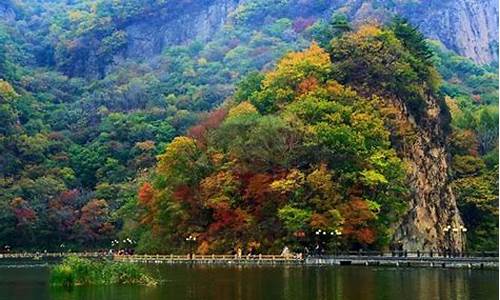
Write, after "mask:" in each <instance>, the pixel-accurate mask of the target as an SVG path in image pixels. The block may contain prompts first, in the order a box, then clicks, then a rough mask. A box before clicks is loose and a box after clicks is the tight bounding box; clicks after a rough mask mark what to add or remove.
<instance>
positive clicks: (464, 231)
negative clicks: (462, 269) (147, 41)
mask: <svg viewBox="0 0 500 300" xmlns="http://www.w3.org/2000/svg"><path fill="white" fill-rule="evenodd" d="M460 237H461V238H462V256H463V255H465V252H466V250H467V248H466V247H467V243H466V242H467V228H465V226H463V225H460Z"/></svg>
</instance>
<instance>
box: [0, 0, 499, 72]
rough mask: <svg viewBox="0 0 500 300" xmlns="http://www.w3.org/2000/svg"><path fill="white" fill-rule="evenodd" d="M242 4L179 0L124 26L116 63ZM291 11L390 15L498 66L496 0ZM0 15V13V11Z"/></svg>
mask: <svg viewBox="0 0 500 300" xmlns="http://www.w3.org/2000/svg"><path fill="white" fill-rule="evenodd" d="M244 2H248V1H244V0H200V1H180V3H179V4H174V5H173V6H168V7H165V8H164V9H162V11H160V12H156V13H155V15H154V16H152V17H151V18H147V17H146V18H143V19H140V20H136V21H132V22H130V23H129V24H127V25H126V26H125V28H124V30H125V31H126V32H127V36H128V43H127V47H126V50H125V51H124V52H122V53H121V54H120V55H121V58H132V59H147V58H149V57H151V56H154V55H157V54H159V53H161V52H162V51H163V50H164V49H165V48H166V47H168V46H172V45H179V44H183V43H186V42H188V41H191V40H194V39H196V40H200V41H207V40H210V39H211V37H212V36H213V34H215V33H216V32H217V31H218V30H220V29H221V27H222V26H223V25H224V24H225V23H227V22H230V21H231V18H230V14H231V13H232V12H233V11H234V10H235V9H236V8H237V7H238V5H240V4H241V3H244ZM290 2H291V3H293V4H292V5H293V6H294V9H292V10H290V11H293V13H292V14H293V16H288V14H290V11H288V12H283V17H298V16H302V17H316V18H317V17H328V16H329V15H330V14H331V13H332V12H333V11H342V12H345V13H346V14H347V15H348V16H349V17H350V18H351V19H352V20H353V21H354V22H355V23H356V22H366V21H376V22H384V21H387V20H388V19H390V18H391V16H392V15H394V14H399V15H402V16H404V17H406V18H408V19H409V20H410V21H411V22H412V23H414V24H416V25H418V26H419V27H420V29H421V30H422V31H423V32H424V34H425V35H426V36H428V37H430V38H432V39H437V40H440V41H441V42H442V43H443V44H444V45H445V46H446V47H447V48H449V49H452V50H454V51H456V52H457V53H459V54H461V55H463V56H466V57H469V58H471V59H473V60H474V61H475V62H477V63H479V64H486V63H490V62H493V61H498V27H499V21H498V15H499V12H498V11H499V7H498V2H497V1H496V0H440V1H437V0H425V1H424V0H416V1H399V2H398V4H396V5H394V4H392V3H393V1H378V4H377V6H375V5H374V4H373V3H372V1H367V0H352V1H346V2H344V1H342V2H339V1H332V2H331V3H330V4H329V6H327V9H326V10H319V11H318V10H315V9H311V7H312V6H313V4H312V2H311V1H308V0H292V1H290ZM0 12H1V8H0Z"/></svg>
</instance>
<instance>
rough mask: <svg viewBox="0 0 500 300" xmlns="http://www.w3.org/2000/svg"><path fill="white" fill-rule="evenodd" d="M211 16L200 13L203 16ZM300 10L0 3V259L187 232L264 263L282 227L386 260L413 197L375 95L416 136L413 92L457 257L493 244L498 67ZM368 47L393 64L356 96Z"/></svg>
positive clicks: (162, 240)
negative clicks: (446, 193) (339, 239)
mask: <svg viewBox="0 0 500 300" xmlns="http://www.w3.org/2000/svg"><path fill="white" fill-rule="evenodd" d="M319 2H321V1H318V3H319ZM314 3H316V2H314ZM209 5H211V6H210V7H215V8H217V9H213V10H212V11H211V12H212V13H211V14H209V15H210V17H207V18H205V17H206V15H205V10H204V8H205V7H207V6H209ZM305 7H307V8H308V9H309V11H308V12H309V13H307V14H305V13H304V15H302V14H297V13H294V12H296V9H297V4H296V3H295V2H293V1H270V2H266V3H264V2H262V1H257V2H255V4H248V3H247V4H245V3H244V4H240V3H238V1H175V2H172V1H137V0H134V1H132V0H128V1H121V2H117V1H107V0H100V1H35V0H31V1H7V2H4V3H1V4H0V16H2V20H1V21H0V120H1V121H2V122H1V124H0V151H1V156H0V207H1V208H0V241H1V243H3V244H9V245H11V246H13V247H20V248H32V247H37V248H40V249H41V248H52V249H54V248H56V247H59V246H60V245H61V244H62V243H65V244H66V245H67V247H74V248H76V247H84V248H93V247H101V246H108V245H109V243H110V240H111V239H112V238H115V237H116V236H117V235H119V236H122V237H131V238H133V239H135V240H139V241H142V242H141V244H140V245H139V246H140V247H139V248H140V249H143V250H144V251H152V250H158V251H166V250H172V249H173V250H175V249H180V248H182V247H184V246H185V245H183V244H182V241H183V239H182V236H183V235H186V234H189V233H196V234H199V235H200V246H202V248H201V250H203V251H208V250H210V251H212V250H213V251H227V250H228V249H229V248H231V247H232V246H234V240H235V239H236V240H238V241H241V242H243V241H244V242H247V243H248V242H251V241H254V242H255V243H261V245H262V248H263V249H265V250H266V251H267V250H270V249H274V250H275V249H277V248H278V247H280V246H281V245H283V243H285V242H286V241H287V239H290V238H292V236H293V232H296V231H299V230H302V231H310V230H313V229H315V228H323V229H333V228H339V229H340V228H342V230H344V231H345V241H344V242H345V247H386V246H387V245H389V243H390V240H391V237H392V236H393V235H394V234H395V231H396V228H395V223H397V221H398V220H399V219H400V218H401V217H402V216H403V215H404V214H405V213H406V211H407V210H408V209H409V208H410V206H411V205H410V202H411V201H410V198H411V194H412V191H411V187H410V190H408V186H407V184H405V179H406V177H407V173H408V170H407V167H406V164H405V159H404V156H402V155H401V154H398V153H399V152H398V151H401V147H402V146H401V143H400V142H401V139H402V138H401V135H403V136H405V137H407V138H408V137H410V136H411V132H403V133H401V134H400V135H399V136H398V135H395V134H394V130H396V129H397V130H402V131H404V130H409V131H411V128H406V129H405V128H403V127H402V126H403V125H405V124H399V123H394V124H392V125H391V124H387V122H389V121H388V120H390V119H391V113H390V109H389V108H387V107H384V106H383V105H382V104H381V103H385V102H384V101H382V100H380V99H378V98H377V97H375V96H374V95H378V96H379V97H381V98H383V97H385V96H387V95H388V94H389V95H398V97H400V98H403V99H405V101H407V102H405V103H406V104H405V105H407V106H408V108H410V109H411V114H412V115H413V116H414V117H415V119H416V120H415V122H417V124H418V122H419V116H421V115H423V114H425V112H426V107H425V105H424V104H425V101H422V99H420V98H419V97H417V96H415V95H420V94H421V93H422V92H423V91H426V90H427V89H428V90H429V93H432V95H434V96H435V98H436V99H440V103H441V106H442V108H443V111H447V110H446V109H444V108H445V107H446V106H447V107H449V111H450V113H451V115H447V114H444V115H443V116H442V120H441V121H440V122H441V123H442V125H443V128H442V129H443V133H442V135H440V136H439V139H442V140H443V143H444V144H445V145H446V149H447V151H449V152H448V153H449V154H450V157H449V161H450V162H451V168H450V169H449V174H448V175H449V177H450V179H451V181H452V187H453V191H454V194H455V195H456V197H457V203H458V207H459V209H460V212H461V216H462V219H463V221H464V222H465V226H466V227H467V228H469V232H468V235H467V237H468V239H469V247H470V248H471V249H494V248H496V247H497V243H498V242H497V238H496V237H497V234H498V222H497V215H498V190H497V189H498V184H497V174H498V107H497V106H498V76H497V67H496V64H495V63H494V62H493V63H491V64H490V65H482V66H480V65H476V64H475V63H474V62H473V61H472V60H470V59H468V58H464V57H461V56H458V55H457V54H456V53H454V52H452V51H451V50H447V49H446V48H445V47H444V46H443V45H442V43H440V42H439V41H431V42H429V44H426V43H424V42H423V41H422V40H421V38H420V39H418V38H417V39H413V40H412V39H411V38H409V37H411V36H415V34H416V33H415V32H414V31H412V30H409V31H408V32H405V31H399V36H398V35H397V31H394V29H393V28H392V27H390V26H391V25H387V27H377V26H364V27H362V29H358V28H359V27H360V26H362V25H360V24H362V23H363V22H357V23H356V22H355V23H353V22H349V18H351V16H349V17H346V16H345V15H344V14H342V11H341V12H339V11H336V12H333V13H332V11H331V10H325V7H326V6H325V4H321V5H320V4H318V5H317V6H315V5H313V4H306V5H305ZM325 11H328V14H327V15H325V13H323V12H325ZM319 12H322V13H319ZM182 16H184V17H182ZM189 18H194V19H196V18H198V19H199V20H208V21H206V22H205V23H203V26H200V27H192V26H191V25H189V24H187V23H186V19H189ZM146 19H147V20H150V23H146V24H144V23H140V22H139V23H137V21H138V20H146ZM198 19H197V20H198ZM386 19H388V23H389V21H390V20H391V18H390V17H387V18H386ZM155 20H157V21H156V23H155ZM169 20H173V21H169ZM175 20H177V21H175ZM399 22H401V21H399ZM151 23H154V24H153V25H154V26H153V25H152V24H151ZM162 24H167V25H168V26H167V25H165V27H161V26H163V25H162ZM183 24H185V26H182V25H183ZM158 26H160V27H161V28H163V29H162V30H164V31H166V32H168V34H166V37H165V38H164V39H156V38H154V37H155V35H154V34H153V32H156V31H157V28H160V27H158ZM148 28H149V29H148ZM172 28H174V29H176V30H173V29H172ZM391 28H392V29H391ZM405 28H406V27H405ZM408 28H409V27H408ZM148 30H149V31H148ZM352 31H353V32H354V33H351V32H352ZM138 32H142V33H143V34H142V35H138V34H137V33H138ZM144 32H146V34H144ZM407 35H408V36H407ZM416 36H419V35H418V34H417V35H416ZM371 37H377V38H378V37H383V38H384V39H387V41H388V42H387V43H389V44H388V46H389V49H392V51H393V52H396V53H399V54H401V56H402V57H403V58H398V59H399V60H398V59H396V61H386V62H385V63H389V62H390V63H395V64H396V67H395V69H389V70H392V71H394V72H395V73H390V74H386V73H385V75H382V74H384V72H386V70H385V69H384V68H381V69H376V70H375V69H374V70H372V73H371V77H370V78H369V79H370V81H369V82H368V81H365V80H366V78H364V77H362V76H361V75H360V74H363V72H360V71H359V70H360V69H361V70H363V69H364V68H366V66H365V65H358V64H357V63H358V62H359V61H365V62H366V61H368V62H372V61H371V59H372V57H370V56H369V55H372V54H370V53H364V52H363V51H362V50H360V49H364V48H363V46H366V47H373V41H371ZM148 38H151V39H148ZM331 39H335V40H334V42H333V43H332V42H331ZM343 39H344V40H343ZM339 41H342V42H339ZM345 41H350V43H343V42H345ZM384 41H385V40H384ZM443 42H444V41H443ZM170 43H171V44H170ZM359 43H361V45H360V44H359ZM363 43H364V44H363ZM349 45H350V46H349ZM304 49H308V50H305V51H304V52H293V53H291V54H287V53H289V52H290V51H302V50H304ZM389 52H390V51H389ZM393 52H390V53H389V54H391V53H393ZM286 54H287V55H286ZM284 55H286V56H285V57H284V58H282V59H281V60H280V63H278V64H277V65H276V62H277V61H278V60H279V59H280V58H281V57H283V56H284ZM353 57H361V58H363V59H360V60H353V61H351V62H350V64H349V58H353ZM375 58H376V59H386V58H387V57H384V56H382V57H379V56H375ZM401 59H402V60H403V61H404V63H402V64H401V65H399V64H398V63H399V62H400V60H401ZM381 64H382V65H384V63H381ZM436 70H437V72H436ZM261 71H264V73H261ZM379 72H380V74H379ZM438 73H439V74H438ZM377 74H378V75H380V76H378V75H377ZM394 74H397V75H398V76H394ZM355 76H360V77H355ZM392 77H394V78H395V80H396V79H398V80H399V78H401V80H402V81H393V78H392ZM439 77H442V79H443V81H441V80H440V79H439ZM235 84H238V88H237V89H235ZM445 103H446V105H445ZM309 114H310V115H309ZM450 116H451V119H450V118H449V117H450ZM447 118H448V119H447ZM394 122H395V121H394ZM407 125H408V124H407ZM409 127H411V126H409ZM395 128H396V129H395ZM179 136H184V137H179ZM176 137H177V138H176ZM277 137H279V138H277ZM174 138H175V139H174ZM318 149H321V150H318ZM312 154H314V155H312ZM316 154H317V156H316ZM158 155H159V156H158ZM157 156H158V158H157ZM157 162H158V165H156V164H157ZM186 172H187V173H186ZM172 198H178V199H181V200H182V201H181V202H179V203H177V202H173V200H172ZM301 201H304V202H301ZM172 203H175V205H173V204H172ZM342 224H343V225H342ZM151 236H153V237H154V239H153V240H154V241H156V242H155V243H152V242H151V241H152V240H151V238H150V237H151ZM215 241H216V242H215ZM231 243H233V245H232V244H231ZM204 249H205V250H204Z"/></svg>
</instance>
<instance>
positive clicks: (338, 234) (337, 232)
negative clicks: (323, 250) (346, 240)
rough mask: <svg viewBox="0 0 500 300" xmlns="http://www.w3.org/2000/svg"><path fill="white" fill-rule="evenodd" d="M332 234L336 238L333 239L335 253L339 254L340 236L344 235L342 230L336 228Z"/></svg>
mask: <svg viewBox="0 0 500 300" xmlns="http://www.w3.org/2000/svg"><path fill="white" fill-rule="evenodd" d="M330 235H331V236H332V237H333V238H334V240H333V245H334V247H335V252H334V255H337V252H338V244H339V238H340V236H342V231H340V230H338V229H335V230H334V231H332V232H330Z"/></svg>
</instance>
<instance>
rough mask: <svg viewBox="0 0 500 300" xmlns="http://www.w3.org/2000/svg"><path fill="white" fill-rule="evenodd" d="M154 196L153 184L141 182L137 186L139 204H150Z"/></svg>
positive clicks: (145, 205)
mask: <svg viewBox="0 0 500 300" xmlns="http://www.w3.org/2000/svg"><path fill="white" fill-rule="evenodd" d="M153 196H154V190H153V186H151V184H150V183H148V182H145V183H143V184H142V186H141V187H140V188H139V193H138V197H139V204H140V205H142V206H144V207H147V206H149V205H150V204H151V201H152V200H153Z"/></svg>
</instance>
